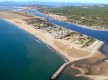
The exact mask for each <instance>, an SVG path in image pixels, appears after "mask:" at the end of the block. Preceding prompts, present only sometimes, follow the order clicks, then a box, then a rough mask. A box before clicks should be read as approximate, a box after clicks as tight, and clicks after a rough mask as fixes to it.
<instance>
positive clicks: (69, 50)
mask: <svg viewBox="0 0 108 80" xmlns="http://www.w3.org/2000/svg"><path fill="white" fill-rule="evenodd" d="M0 18H2V19H3V20H6V21H8V22H10V23H12V24H14V25H16V26H17V27H19V28H21V29H23V30H25V31H27V32H29V33H30V34H32V35H34V36H36V37H37V38H39V39H40V40H41V41H43V42H44V43H45V44H47V45H49V46H50V47H52V48H53V49H54V50H56V51H57V52H58V53H60V54H59V55H62V56H64V57H65V58H67V59H68V60H69V61H77V60H78V63H79V62H83V60H87V61H89V62H90V63H95V62H96V61H98V60H101V59H103V58H105V55H103V54H102V53H100V52H99V51H98V49H99V48H100V47H101V46H102V44H103V42H102V41H99V40H97V42H95V43H94V44H93V45H91V46H90V47H89V49H88V50H86V49H81V48H76V47H74V46H70V45H69V44H67V43H64V42H63V40H61V39H53V38H52V37H50V36H49V34H48V32H46V31H40V30H37V29H35V28H34V27H33V26H31V25H28V24H27V23H25V22H24V21H23V19H25V17H24V16H21V15H18V14H14V13H13V14H12V15H11V13H6V12H0ZM93 47H95V49H93ZM82 59H83V60H82ZM75 64H77V63H75ZM105 64H106V65H108V63H106V62H105ZM99 66H101V68H102V69H104V71H105V70H106V69H105V68H103V67H104V65H103V63H102V64H99ZM100 71H101V70H100ZM102 73H103V74H101V75H102V76H103V75H104V74H106V73H104V72H102ZM91 74H92V73H91ZM91 74H90V75H91ZM98 74H99V72H98ZM98 74H96V75H98ZM106 75H108V74H106Z"/></svg>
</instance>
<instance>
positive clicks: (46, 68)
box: [0, 20, 84, 80]
mask: <svg viewBox="0 0 108 80" xmlns="http://www.w3.org/2000/svg"><path fill="white" fill-rule="evenodd" d="M64 62H65V61H64V59H63V58H62V57H61V56H59V55H58V54H57V53H56V52H54V51H52V50H51V49H49V48H48V47H47V46H46V45H45V44H44V43H42V42H41V41H39V40H38V39H37V38H36V37H34V36H32V35H31V34H29V33H27V32H25V31H23V30H21V29H20V28H18V27H16V26H14V25H12V24H9V23H8V22H5V21H3V20H0V80H50V77H51V75H52V74H53V73H54V72H55V71H56V70H57V69H58V68H59V67H60V66H61V65H62V64H63V63H64ZM57 80H84V79H81V78H75V77H72V75H69V74H67V73H65V72H63V73H62V75H61V76H59V78H58V79H57Z"/></svg>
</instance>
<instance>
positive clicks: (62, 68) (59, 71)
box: [51, 62, 70, 80]
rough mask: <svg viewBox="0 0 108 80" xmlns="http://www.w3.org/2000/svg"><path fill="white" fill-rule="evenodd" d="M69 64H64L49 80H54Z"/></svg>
mask: <svg viewBox="0 0 108 80" xmlns="http://www.w3.org/2000/svg"><path fill="white" fill-rule="evenodd" d="M68 64H70V62H67V63H64V64H63V65H62V66H61V67H60V68H59V69H58V70H57V71H56V72H55V73H54V74H53V75H52V77H51V80H55V79H56V78H57V77H58V76H59V75H60V73H61V72H62V71H63V70H64V68H65V67H66V66H67V65H68Z"/></svg>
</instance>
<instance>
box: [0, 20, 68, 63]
mask: <svg viewBox="0 0 108 80" xmlns="http://www.w3.org/2000/svg"><path fill="white" fill-rule="evenodd" d="M0 19H1V20H3V21H6V22H7V23H9V24H11V25H14V26H15V27H17V28H19V29H21V30H23V31H25V32H26V33H27V34H30V35H31V36H33V37H34V38H35V39H36V40H37V42H38V41H39V42H42V44H44V45H46V47H48V48H49V49H50V50H51V51H53V52H55V53H56V54H57V55H59V56H61V57H62V58H63V59H64V61H65V62H69V61H70V60H69V59H68V58H67V57H65V56H64V55H62V54H61V53H59V52H58V51H57V50H55V49H54V48H53V47H51V46H50V45H49V44H47V43H45V42H43V41H42V40H41V39H40V38H38V37H36V36H35V35H33V34H31V33H30V32H28V31H26V30H24V29H22V28H21V27H19V26H17V25H16V24H13V23H11V22H10V21H8V20H6V19H2V18H0Z"/></svg>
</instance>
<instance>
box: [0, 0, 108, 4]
mask: <svg viewBox="0 0 108 80" xmlns="http://www.w3.org/2000/svg"><path fill="white" fill-rule="evenodd" d="M2 1H14V2H22V1H23V2H30V1H42V2H43V1H47V2H82V3H106V4H108V0H0V2H2Z"/></svg>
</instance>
